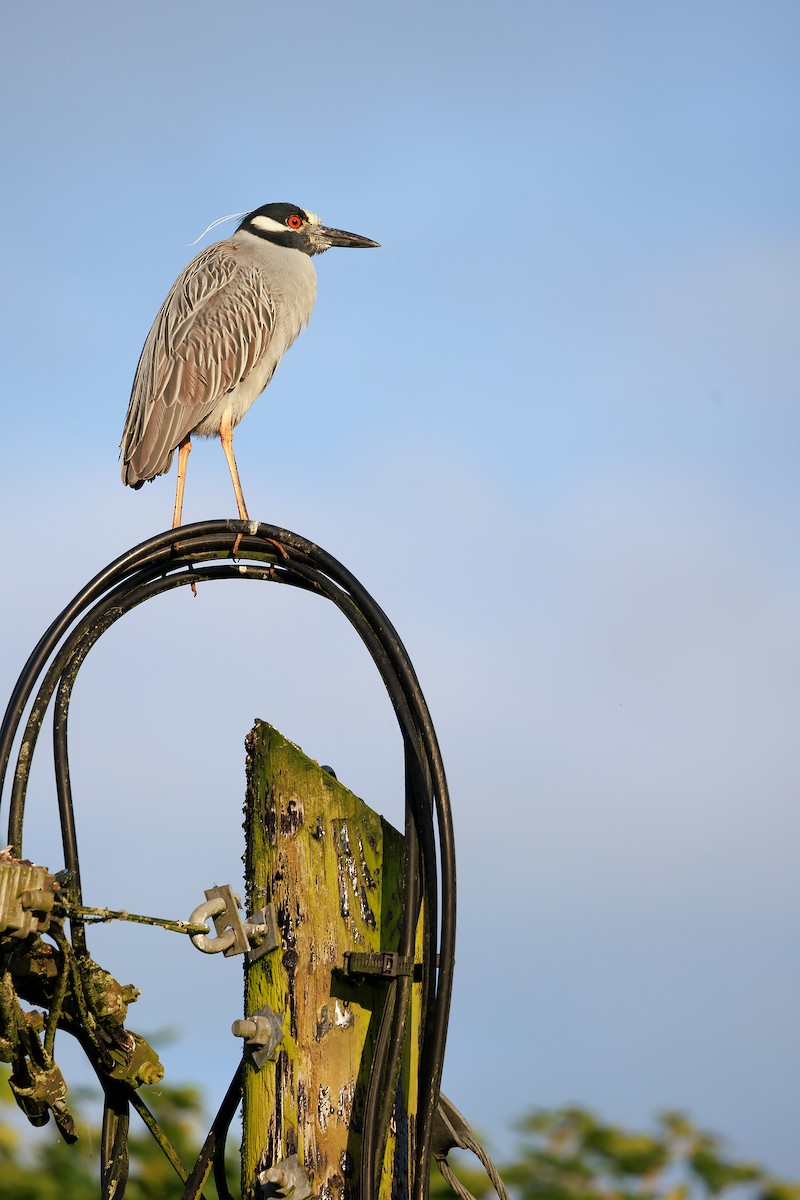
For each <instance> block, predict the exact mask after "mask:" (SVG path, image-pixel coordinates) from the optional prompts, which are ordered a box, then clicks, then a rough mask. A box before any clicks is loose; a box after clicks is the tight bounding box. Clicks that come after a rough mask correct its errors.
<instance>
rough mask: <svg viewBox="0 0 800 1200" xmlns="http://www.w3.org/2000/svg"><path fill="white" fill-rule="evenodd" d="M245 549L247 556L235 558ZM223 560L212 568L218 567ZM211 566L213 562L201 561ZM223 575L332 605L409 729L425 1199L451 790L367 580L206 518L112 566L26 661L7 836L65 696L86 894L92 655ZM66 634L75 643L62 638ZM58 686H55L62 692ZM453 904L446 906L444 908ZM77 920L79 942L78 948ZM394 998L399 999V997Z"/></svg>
mask: <svg viewBox="0 0 800 1200" xmlns="http://www.w3.org/2000/svg"><path fill="white" fill-rule="evenodd" d="M234 544H236V546H237V554H238V558H239V560H244V559H248V560H249V562H248V564H247V565H246V564H245V563H244V562H242V561H240V562H238V563H234V564H230V563H224V562H220V561H218V560H220V559H224V558H226V557H230V556H231V552H232V549H233V546H234ZM209 560H212V561H209ZM203 564H205V565H203ZM223 578H238V579H242V578H244V579H258V580H267V581H273V582H280V583H284V584H289V585H291V586H294V587H299V588H303V589H306V590H310V591H314V592H316V593H317V594H319V595H322V596H323V597H324V598H326V599H328V600H330V601H331V602H332V603H334V604H335V605H336V606H337V607H338V608H339V610H340V611H341V612H342V613H343V615H344V616H346V617H347V619H348V620H349V621H350V623H351V624H352V625H353V627H354V628H355V630H356V632H357V633H358V634H359V636H360V637H361V639H362V641H363V642H364V644H365V646H366V647H367V649H368V651H369V653H370V655H371V656H372V658H373V661H374V662H375V665H376V667H377V669H378V671H379V673H380V675H381V678H382V679H383V682H384V685H385V687H386V689H387V692H388V694H389V697H390V700H391V702H392V706H393V708H394V710H395V714H396V717H397V720H398V722H399V724H400V728H401V731H402V734H403V741H404V747H405V757H406V806H407V818H406V827H407V837H408V848H409V853H408V855H407V864H406V893H405V894H406V901H405V902H406V910H405V915H404V919H403V929H402V935H401V941H402V945H403V949H404V950H408V948H409V947H410V950H411V951H413V940H414V931H415V929H416V919H417V914H418V912H419V902H420V898H422V899H424V902H425V906H426V931H425V937H424V947H423V960H424V961H423V1004H422V1009H423V1033H422V1045H421V1051H420V1066H419V1078H418V1097H419V1108H418V1117H417V1130H416V1138H415V1139H414V1144H415V1157H416V1161H415V1163H414V1164H413V1166H414V1169H413V1179H412V1180H411V1181H410V1182H411V1185H412V1186H411V1189H410V1191H411V1194H412V1195H413V1196H414V1197H415V1198H416V1200H423V1198H424V1197H425V1196H426V1194H427V1188H428V1173H429V1160H430V1139H431V1132H432V1122H433V1116H434V1112H435V1108H436V1101H437V1099H438V1092H439V1085H440V1081H441V1073H442V1064H443V1057H444V1046H445V1039H446V1034H447V1021H448V1013H449V1005H450V996H451V991H452V971H453V960H454V939H455V853H454V843H453V830H452V818H451V813H450V804H449V797H448V791H447V782H446V779H445V775H444V767H443V764H442V760H441V754H440V751H439V746H438V743H437V740H436V734H435V731H434V728H433V724H432V721H431V718H430V714H429V712H428V708H427V705H426V702H425V699H424V696H423V694H422V690H421V688H420V686H419V681H418V679H417V676H416V673H415V672H414V668H413V666H412V664H411V661H410V659H409V657H408V654H407V652H406V650H405V647H404V646H403V644H402V642H401V640H400V638H399V636H398V634H397V632H396V631H395V629H394V627H393V626H392V624H391V622H390V621H389V619H388V617H387V616H386V614H385V613H384V612H383V610H382V609H381V608H380V607H379V606H378V605H377V604H376V602H375V601H374V600H373V598H372V597H371V596H370V595H369V593H368V592H367V591H366V589H365V588H364V587H363V586H362V585H361V584H360V583H359V581H358V580H357V579H356V578H355V577H354V576H353V575H352V574H351V573H350V572H349V571H348V570H347V569H346V568H345V567H343V566H342V564H341V563H339V562H338V561H337V560H336V559H335V558H333V557H332V556H331V555H330V554H328V553H327V552H326V551H324V550H323V549H322V548H321V547H319V546H317V545H316V544H314V543H312V542H309V541H307V540H306V539H305V538H302V537H300V536H299V535H298V534H294V533H291V532H290V531H288V530H284V529H280V528H278V527H276V526H271V525H264V524H257V523H255V522H241V521H205V522H199V523H198V524H195V525H189V526H184V527H182V528H181V529H180V530H177V531H172V530H169V531H167V532H165V533H162V534H159V535H157V536H156V537H154V538H150V539H149V540H148V541H146V542H142V543H141V544H140V545H139V546H136V547H134V548H133V549H131V550H129V551H127V552H126V553H125V554H123V555H121V556H120V557H119V558H117V559H116V560H115V561H114V562H112V563H110V564H109V565H108V566H107V567H105V568H104V569H103V570H102V571H100V572H99V573H98V574H97V575H96V576H95V577H94V578H93V579H92V580H90V581H89V583H88V584H87V585H86V586H85V587H84V588H83V589H82V590H81V591H80V592H79V593H78V594H77V595H76V596H75V597H74V599H73V600H72V601H71V602H70V604H68V605H67V606H66V608H65V609H64V610H63V611H62V612H61V613H60V614H59V616H58V617H56V619H55V620H54V621H53V622H52V624H51V625H50V627H49V628H48V629H47V630H46V631H45V633H44V634H43V636H42V637H41V638H40V640H39V642H38V643H37V645H36V646H35V647H34V650H33V651H32V653H31V655H30V656H29V658H28V661H27V663H26V664H25V666H24V668H23V670H22V673H21V674H20V677H19V680H18V681H17V684H16V687H15V688H14V691H13V692H12V695H11V699H10V701H9V704H8V707H7V709H6V713H5V717H4V719H3V722H2V725H0V796H2V789H3V783H4V780H5V776H6V771H7V766H8V762H9V760H10V755H11V750H12V747H13V743H14V741H15V738H16V735H17V731H18V729H19V726H20V723H21V721H22V718H23V716H24V713H25V711H26V708H27V706H28V704H29V701H30V697H31V694H32V692H33V690H34V688H35V686H36V683H37V680H38V679H39V678H40V676H41V675H42V672H44V680H43V682H42V683H41V684H40V687H39V691H38V692H37V694H36V697H35V698H34V701H33V704H32V705H31V706H30V709H29V713H28V719H27V724H26V726H25V730H24V734H23V738H22V742H21V745H20V748H19V755H18V761H17V768H16V771H15V777H14V783H13V787H12V796H11V808H10V813H9V840H10V842H11V843H12V845H13V846H14V847H15V848H16V850H17V852H18V853H19V852H20V851H21V842H22V825H23V816H24V801H25V791H26V787H27V778H28V772H29V770H30V763H31V759H32V757H33V751H34V749H35V746H36V741H37V738H38V733H39V730H40V728H41V724H42V722H43V720H44V716H45V712H46V709H47V707H48V705H49V703H50V700H51V698H52V696H53V693H54V691H55V692H56V701H55V704H54V709H55V712H54V725H53V740H54V755H55V764H56V787H57V794H58V802H59V810H60V815H61V825H62V838H63V841H64V853H65V862H66V865H67V866H68V868H69V869H70V871H71V872H72V874H73V878H74V886H75V887H76V888H77V889H78V892H79V889H80V872H79V863H78V850H77V838H76V834H75V827H74V819H73V808H72V794H71V787H70V782H69V761H68V752H67V723H68V722H67V717H68V710H69V702H70V698H71V692H72V686H73V684H74V681H75V677H76V675H77V672H78V670H79V669H80V666H81V664H82V662H83V661H84V659H85V657H86V655H87V653H88V651H89V650H90V649H91V647H92V646H93V645H94V644H95V642H96V641H97V640H98V638H99V637H100V636H101V635H102V633H104V632H105V630H106V629H107V628H108V627H109V626H110V625H111V624H113V623H114V622H115V621H116V620H118V619H119V617H121V616H123V615H125V613H127V612H129V611H130V610H131V609H132V608H134V607H136V606H137V605H138V604H141V603H143V602H145V601H146V600H148V599H150V598H152V597H154V596H155V595H158V594H160V593H161V592H162V591H165V590H169V589H171V588H174V587H180V586H185V585H186V584H190V583H194V582H200V581H206V580H212V579H223ZM62 639H65V640H64V641H63V642H62ZM56 689H57V691H56ZM440 905H441V909H440ZM81 933H82V931H80V926H79V925H76V927H75V928H74V929H73V937H74V938H76V937H77V939H78V940H80V936H81ZM407 990H408V989H407V987H406V986H405V985H402V984H401V985H399V986H398V987H397V988H395V989H394V994H393V996H392V1002H391V1003H390V1004H389V1006H388V1008H387V1014H386V1032H387V1033H389V1034H390V1036H389V1038H388V1041H387V1044H386V1045H385V1046H384V1049H383V1052H382V1053H381V1055H380V1056H379V1060H380V1061H376V1063H375V1068H376V1070H377V1071H378V1073H379V1075H380V1078H379V1079H378V1078H376V1079H375V1080H374V1081H373V1083H374V1086H372V1085H371V1087H370V1091H371V1093H372V1096H373V1101H372V1103H371V1104H370V1106H369V1109H370V1111H369V1127H368V1128H365V1130H364V1137H365V1144H366V1145H367V1147H368V1159H369V1161H370V1168H371V1169H369V1170H367V1171H366V1172H365V1177H364V1183H365V1185H366V1194H364V1195H362V1200H370V1196H371V1194H373V1193H374V1186H375V1183H376V1177H377V1175H379V1172H380V1163H381V1160H382V1146H383V1144H384V1141H385V1130H386V1126H387V1124H388V1119H389V1116H390V1113H391V1102H392V1096H393V1091H394V1086H395V1081H396V1071H397V1067H398V1063H399V1045H398V1044H396V1043H398V1041H399V1039H400V1038H401V1037H402V1034H403V1031H404V1027H405V1010H406V1008H407V1003H406V996H407ZM387 999H388V997H387Z"/></svg>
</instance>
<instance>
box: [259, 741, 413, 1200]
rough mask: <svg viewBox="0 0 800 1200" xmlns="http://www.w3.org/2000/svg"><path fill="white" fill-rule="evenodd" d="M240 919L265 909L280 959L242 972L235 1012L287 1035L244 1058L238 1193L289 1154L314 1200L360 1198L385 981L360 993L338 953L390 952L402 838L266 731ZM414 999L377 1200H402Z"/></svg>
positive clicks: (399, 899) (409, 1132)
mask: <svg viewBox="0 0 800 1200" xmlns="http://www.w3.org/2000/svg"><path fill="white" fill-rule="evenodd" d="M247 751H248V754H247V800H246V805H245V837H246V852H245V878H246V880H247V909H248V912H255V911H257V910H258V909H259V908H261V907H263V906H264V905H265V904H268V903H270V902H272V903H273V904H274V906H275V911H276V915H277V920H278V927H279V930H280V936H281V945H280V947H279V949H277V950H274V951H272V952H271V953H268V954H266V955H265V956H264V957H262V958H261V959H258V960H257V961H255V962H253V963H248V964H246V966H245V1012H246V1014H247V1015H248V1016H252V1015H253V1014H254V1013H257V1012H258V1011H259V1010H261V1009H262V1008H264V1007H265V1006H269V1008H270V1009H272V1011H273V1012H275V1013H277V1014H278V1015H279V1016H280V1017H281V1018H282V1019H283V1028H284V1038H283V1041H282V1043H281V1045H280V1046H279V1048H278V1049H277V1051H275V1053H274V1055H273V1060H272V1061H267V1062H266V1063H265V1064H264V1065H263V1066H262V1067H261V1069H260V1070H258V1069H257V1068H256V1067H255V1065H254V1063H253V1061H252V1058H251V1056H250V1055H249V1054H248V1053H246V1054H245V1081H244V1109H243V1127H244V1128H243V1140H242V1194H243V1195H244V1196H245V1197H253V1196H255V1195H256V1194H258V1192H257V1189H256V1188H255V1185H254V1180H255V1177H256V1175H257V1174H258V1173H259V1172H262V1171H264V1170H265V1169H266V1168H269V1167H271V1166H274V1165H276V1164H278V1163H279V1162H281V1161H282V1160H284V1159H287V1158H290V1157H291V1156H292V1155H294V1154H296V1155H297V1156H298V1158H299V1161H300V1163H301V1165H302V1166H303V1168H304V1170H305V1172H306V1174H307V1176H308V1179H309V1182H310V1185H311V1191H312V1195H314V1196H320V1197H323V1198H324V1200H345V1198H347V1200H350V1198H357V1197H358V1194H359V1169H360V1142H361V1137H360V1131H361V1117H362V1113H363V1106H364V1101H365V1097H366V1089H367V1083H368V1079H369V1069H370V1063H371V1059H372V1051H373V1047H374V1042H375V1038H376V1036H377V1032H378V1024H379V1021H380V1016H381V1011H382V1006H383V1002H384V997H385V988H386V986H387V985H386V983H384V982H382V981H380V980H375V982H374V983H370V982H366V983H361V984H359V985H356V984H354V983H353V982H351V981H350V980H348V979H346V978H345V977H344V976H343V975H342V973H341V968H342V965H343V961H344V954H345V952H346V951H356V952H368V953H369V952H374V951H378V950H396V949H397V946H398V940H399V929H400V920H401V915H402V903H403V869H404V857H405V839H404V838H403V836H402V835H401V834H400V833H398V832H397V830H396V829H393V828H392V826H391V825H389V824H388V823H387V822H386V821H385V820H384V819H383V818H382V817H380V816H379V815H378V814H377V813H375V812H373V811H372V810H371V809H370V808H368V807H367V805H366V804H364V803H363V801H361V800H359V798H358V797H357V796H354V795H353V793H352V792H350V791H348V789H347V788H346V787H343V786H342V784H341V783H339V782H338V781H337V780H336V779H335V778H334V777H333V776H332V775H330V774H328V773H327V772H325V771H323V770H322V769H321V768H320V767H319V766H318V764H317V763H315V762H313V761H312V760H311V759H309V758H307V757H306V755H305V754H303V752H302V751H301V750H300V749H299V748H298V747H297V746H295V745H293V743H291V742H289V741H287V739H286V738H284V737H283V736H282V735H281V734H280V733H278V731H277V730H276V729H273V728H272V727H271V726H270V725H268V724H266V723H265V722H262V721H259V722H257V723H256V725H255V727H254V728H253V730H252V732H251V733H250V735H249V737H248V740H247ZM417 993H418V988H417V987H416V986H415V987H413V988H412V1004H411V1013H410V1020H409V1023H408V1034H407V1040H406V1046H405V1050H404V1056H403V1066H402V1072H401V1078H400V1085H399V1087H398V1095H397V1100H396V1104H395V1111H394V1120H393V1121H392V1124H391V1129H390V1133H389V1140H388V1144H387V1147H386V1156H385V1160H384V1164H385V1169H384V1172H383V1182H382V1185H381V1189H380V1196H381V1200H388V1198H389V1197H390V1196H391V1197H393V1198H394V1200H401V1198H402V1197H403V1196H405V1195H406V1194H407V1186H406V1181H407V1179H408V1161H409V1150H410V1146H411V1145H412V1144H413V1126H414V1117H415V1114H416V1093H415V1089H414V1085H413V1083H410V1081H414V1080H415V1078H416V1055H417V1047H418V1028H419V1019H418V999H417Z"/></svg>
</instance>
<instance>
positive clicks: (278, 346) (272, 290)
mask: <svg viewBox="0 0 800 1200" xmlns="http://www.w3.org/2000/svg"><path fill="white" fill-rule="evenodd" d="M230 242H231V246H232V248H234V247H235V251H236V252H237V255H241V262H242V265H243V266H244V265H245V264H246V265H247V266H248V267H249V268H250V269H256V270H257V271H258V273H259V275H260V276H261V278H262V280H263V283H264V287H265V289H266V291H267V292H268V293H269V297H270V300H271V302H272V307H273V310H274V314H275V315H274V322H273V325H272V329H271V331H270V336H269V344H268V346H267V349H266V352H265V353H264V354H263V355H262V357H261V358H260V359H259V360H258V362H256V363H254V365H253V367H252V369H251V370H250V372H249V373H248V374H247V375H246V376H245V377H244V378H243V379H241V380H240V382H239V383H237V384H236V385H235V386H234V387H233V388H231V390H230V391H228V392H226V393H225V394H224V395H223V396H221V397H220V399H219V401H218V402H217V404H215V406H214V408H213V409H212V410H211V411H210V412H209V413H207V414H206V416H205V417H204V418H203V420H202V421H200V423H199V424H198V425H197V426H196V427H195V429H194V430H193V432H194V433H195V434H199V435H200V436H201V437H212V436H214V435H216V434H217V433H219V428H220V422H221V421H222V418H223V417H224V416H230V419H231V424H232V425H234V426H236V425H238V423H239V422H240V421H241V419H242V417H243V416H244V414H245V413H246V412H247V410H248V409H249V408H250V406H251V405H252V404H253V402H254V401H255V400H256V399H257V398H258V396H260V395H261V393H262V392H263V390H264V388H265V387H266V386H267V384H268V383H269V381H270V379H271V378H272V376H273V374H274V373H275V368H276V367H277V365H278V363H279V362H280V361H281V359H282V358H283V356H284V354H285V353H286V351H287V350H288V349H289V347H290V346H291V344H292V342H293V341H294V340H295V338H296V337H297V335H298V334H299V333H300V331H301V330H302V329H303V327H304V326H305V325H306V324H307V322H308V319H309V317H310V316H311V311H312V309H313V307H314V300H315V298H316V292H317V273H316V271H315V270H314V264H313V263H312V261H311V259H310V258H309V256H308V255H307V254H303V253H302V252H301V251H298V250H292V249H288V248H286V247H284V246H277V245H275V244H274V243H273V242H270V241H267V240H265V239H263V238H257V237H254V236H253V235H252V234H242V233H237V234H234V236H233V237H232V238H231V239H230ZM254 319H256V318H255V316H254V314H253V312H252V310H250V309H248V308H247V307H243V308H242V309H241V310H240V312H239V313H238V314H237V320H240V321H241V322H242V323H243V324H244V325H246V323H247V322H248V321H250V320H254ZM234 324H235V322H234ZM232 332H233V333H234V336H235V329H234V330H232Z"/></svg>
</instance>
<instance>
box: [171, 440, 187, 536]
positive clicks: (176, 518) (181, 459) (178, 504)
mask: <svg viewBox="0 0 800 1200" xmlns="http://www.w3.org/2000/svg"><path fill="white" fill-rule="evenodd" d="M191 449H192V442H191V438H190V436H189V434H188V433H187V435H186V437H185V438H184V439H183V441H182V442H181V443H180V445H179V446H178V486H177V487H176V488H175V511H174V512H173V514H172V528H173V529H177V528H178V526H179V525H180V523H181V514H182V513H183V489H184V487H185V485H186V464H187V462H188V461H189V454H190V452H191Z"/></svg>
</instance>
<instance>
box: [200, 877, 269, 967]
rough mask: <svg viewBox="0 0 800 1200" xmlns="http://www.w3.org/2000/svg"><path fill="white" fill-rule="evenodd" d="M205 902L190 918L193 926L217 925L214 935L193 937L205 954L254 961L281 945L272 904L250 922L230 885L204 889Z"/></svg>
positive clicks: (202, 934) (259, 911)
mask: <svg viewBox="0 0 800 1200" xmlns="http://www.w3.org/2000/svg"><path fill="white" fill-rule="evenodd" d="M205 896H206V899H205V902H204V903H203V904H198V906H197V908H196V909H195V910H194V912H193V913H192V915H191V916H190V917H189V924H190V925H207V924H208V922H209V921H210V920H213V922H214V930H215V934H214V936H213V937H212V936H211V935H210V934H208V933H193V934H191V939H192V944H193V945H194V946H196V947H197V949H198V950H201V951H202V952H203V954H219V953H220V952H222V954H224V955H225V957H226V958H228V957H229V956H230V955H232V954H246V955H247V956H248V961H249V962H254V961H255V960H256V959H257V958H260V957H261V956H262V955H263V954H267V953H268V952H269V951H270V950H276V949H277V948H278V946H279V945H280V937H279V934H278V922H277V919H276V916H275V909H274V906H273V905H272V904H268V905H265V907H264V908H261V909H259V910H258V912H257V913H254V914H253V916H252V917H250V918H249V919H248V920H247V921H244V920H242V917H241V913H240V910H241V907H242V901H241V897H239V896H237V895H236V893H235V892H234V890H233V888H232V887H231V886H230V884H227V883H226V884H223V885H222V886H221V887H212V888H206V889H205Z"/></svg>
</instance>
